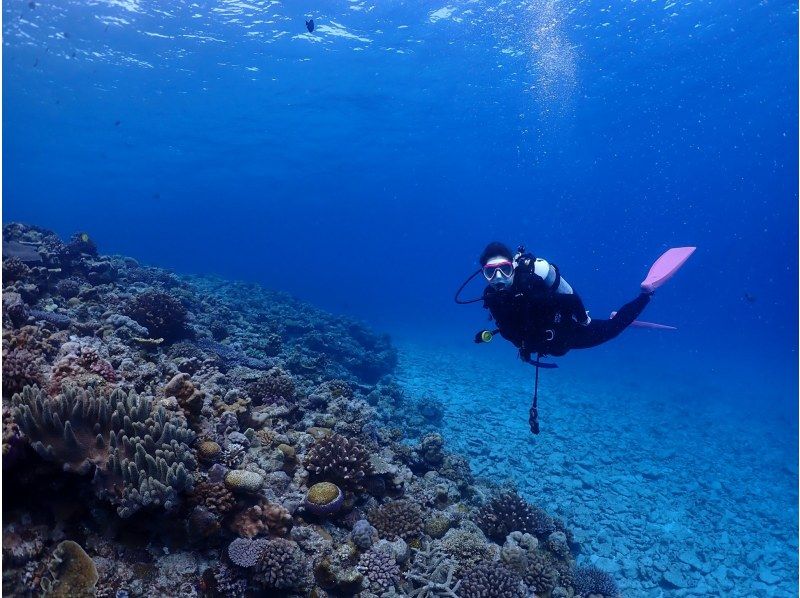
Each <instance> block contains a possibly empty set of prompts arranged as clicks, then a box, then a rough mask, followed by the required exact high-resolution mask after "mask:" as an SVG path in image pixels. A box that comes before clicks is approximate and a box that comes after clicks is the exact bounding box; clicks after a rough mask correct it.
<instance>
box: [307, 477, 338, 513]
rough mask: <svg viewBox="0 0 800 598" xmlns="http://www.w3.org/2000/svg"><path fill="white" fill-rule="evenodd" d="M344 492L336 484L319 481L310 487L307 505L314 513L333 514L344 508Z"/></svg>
mask: <svg viewBox="0 0 800 598" xmlns="http://www.w3.org/2000/svg"><path fill="white" fill-rule="evenodd" d="M343 503H344V493H343V492H342V489H341V488H339V486H337V485H336V484H331V483H330V482H318V483H316V484H314V485H313V486H311V488H309V489H308V493H307V494H306V500H305V507H306V509H308V510H309V511H310V512H311V513H313V514H314V515H333V514H334V513H336V512H338V511H339V509H341V508H342V504H343Z"/></svg>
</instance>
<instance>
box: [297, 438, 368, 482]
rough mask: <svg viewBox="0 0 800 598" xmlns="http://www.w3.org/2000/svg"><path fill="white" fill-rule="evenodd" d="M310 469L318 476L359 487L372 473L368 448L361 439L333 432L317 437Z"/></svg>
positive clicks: (309, 458) (307, 462)
mask: <svg viewBox="0 0 800 598" xmlns="http://www.w3.org/2000/svg"><path fill="white" fill-rule="evenodd" d="M305 466H306V469H308V471H309V472H311V473H312V474H313V475H314V477H315V479H319V480H320V481H325V482H334V483H336V484H338V485H340V486H343V487H346V488H351V489H357V488H360V487H362V486H363V483H364V481H365V478H366V477H367V476H368V475H370V474H371V473H372V465H371V463H370V459H369V453H368V452H367V449H366V448H365V447H364V445H363V444H361V443H360V442H359V441H358V440H356V439H354V438H347V437H345V436H342V435H341V434H331V435H330V436H326V437H324V438H320V439H319V440H317V441H316V442H315V443H314V445H313V446H312V447H311V449H310V450H309V451H308V455H306V460H305Z"/></svg>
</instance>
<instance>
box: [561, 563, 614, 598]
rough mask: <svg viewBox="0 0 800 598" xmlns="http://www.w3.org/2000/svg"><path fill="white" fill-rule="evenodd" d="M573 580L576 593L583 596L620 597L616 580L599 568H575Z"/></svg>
mask: <svg viewBox="0 0 800 598" xmlns="http://www.w3.org/2000/svg"><path fill="white" fill-rule="evenodd" d="M572 578H573V586H574V588H575V592H576V593H577V594H580V595H581V596H589V595H592V594H593V595H599V596H603V597H604V598H616V597H617V596H619V588H618V587H617V584H616V582H614V579H613V578H612V577H611V576H610V575H609V574H608V573H606V572H605V571H603V570H602V569H598V568H597V567H594V566H589V567H575V569H573V571H572Z"/></svg>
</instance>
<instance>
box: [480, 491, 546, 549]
mask: <svg viewBox="0 0 800 598" xmlns="http://www.w3.org/2000/svg"><path fill="white" fill-rule="evenodd" d="M476 523H477V524H478V526H479V527H480V528H481V529H482V530H483V533H485V534H486V536H487V537H488V538H490V539H491V540H494V541H495V542H497V543H499V544H502V543H503V542H504V541H505V539H506V536H508V534H510V533H511V532H514V531H519V532H523V533H536V531H537V530H538V529H539V528H540V527H541V525H539V522H538V521H537V513H536V512H535V511H534V509H533V508H532V507H531V506H530V505H529V504H528V503H527V502H525V501H524V500H523V499H522V497H520V496H519V495H518V494H517V493H516V492H513V491H505V492H502V493H500V494H498V495H496V496H494V497H493V498H492V499H491V500H490V501H489V502H488V503H486V504H485V505H484V506H483V507H481V509H480V511H479V512H478V515H477V517H476ZM537 535H538V534H537Z"/></svg>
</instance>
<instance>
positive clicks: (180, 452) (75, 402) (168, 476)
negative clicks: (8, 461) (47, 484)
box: [13, 387, 197, 517]
mask: <svg viewBox="0 0 800 598" xmlns="http://www.w3.org/2000/svg"><path fill="white" fill-rule="evenodd" d="M13 403H14V405H15V409H14V419H15V420H16V421H17V423H18V424H19V426H20V428H21V429H22V431H23V432H24V433H25V435H26V436H27V437H28V439H29V441H30V443H31V446H32V447H33V449H34V450H35V451H36V452H37V453H38V454H39V455H40V456H41V457H42V458H44V459H47V460H49V461H56V462H59V463H61V464H62V465H63V468H64V470H65V471H70V472H75V473H79V474H88V473H91V472H92V471H93V470H94V480H93V483H94V485H95V491H96V492H97V493H98V495H100V496H101V497H103V498H106V499H107V500H109V501H110V502H111V503H113V504H114V505H116V507H117V512H118V513H119V515H120V516H121V517H129V516H130V515H132V514H133V513H135V512H136V511H138V510H139V509H141V508H142V507H146V506H149V505H161V506H163V507H164V508H166V509H171V508H173V507H175V506H176V505H177V504H178V501H179V499H178V494H179V493H180V492H182V491H184V490H191V488H192V483H193V478H192V472H193V471H194V470H195V469H196V466H197V464H196V461H195V459H194V456H193V455H192V452H191V451H190V449H189V445H190V444H191V442H192V440H193V439H194V433H193V432H192V431H191V430H189V429H188V428H187V427H186V421H185V420H184V419H182V418H179V417H178V416H176V415H174V414H171V415H168V414H167V412H166V411H165V410H164V409H163V407H162V408H159V409H157V410H154V409H153V401H152V399H150V398H148V397H139V396H137V395H136V394H135V393H133V392H131V393H130V394H129V395H126V394H125V393H124V392H123V391H122V390H115V391H114V392H113V393H111V395H110V397H109V398H108V399H105V398H102V397H95V396H94V394H93V393H92V392H91V391H84V390H77V389H75V388H68V389H65V391H64V392H63V393H62V394H60V395H58V396H56V397H53V398H51V397H47V396H45V395H43V394H42V393H41V392H39V391H37V390H35V389H31V388H30V387H27V388H25V390H24V391H23V392H22V394H16V395H14V397H13Z"/></svg>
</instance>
